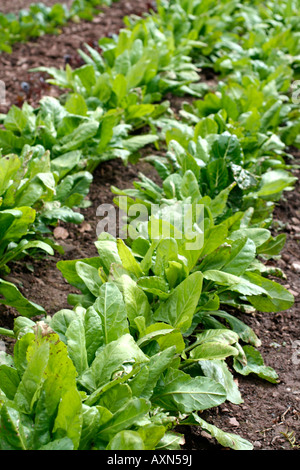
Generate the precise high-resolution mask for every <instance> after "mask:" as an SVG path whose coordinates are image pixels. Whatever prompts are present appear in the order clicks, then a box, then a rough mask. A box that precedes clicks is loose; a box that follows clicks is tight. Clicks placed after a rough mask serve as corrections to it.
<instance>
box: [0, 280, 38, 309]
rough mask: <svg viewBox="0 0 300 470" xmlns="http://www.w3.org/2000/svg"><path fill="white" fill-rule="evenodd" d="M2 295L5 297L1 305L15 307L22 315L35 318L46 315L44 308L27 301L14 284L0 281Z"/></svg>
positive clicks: (0, 301)
mask: <svg viewBox="0 0 300 470" xmlns="http://www.w3.org/2000/svg"><path fill="white" fill-rule="evenodd" d="M0 294H1V296H3V297H4V299H0V304H4V305H10V306H11V307H14V308H15V309H16V310H17V311H18V312H19V313H20V315H23V316H25V317H34V316H36V315H41V314H43V313H45V310H44V308H43V307H41V306H39V305H37V304H35V303H34V302H31V301H29V300H27V299H26V298H25V297H23V295H22V294H21V292H20V291H19V290H18V289H17V287H16V286H15V285H14V284H12V283H10V282H7V281H4V280H3V279H0Z"/></svg>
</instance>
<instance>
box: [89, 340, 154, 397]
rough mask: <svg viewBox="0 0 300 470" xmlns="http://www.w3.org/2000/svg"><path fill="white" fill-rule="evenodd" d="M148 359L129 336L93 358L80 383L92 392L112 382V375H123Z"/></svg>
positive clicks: (108, 345) (114, 342) (110, 344)
mask: <svg viewBox="0 0 300 470" xmlns="http://www.w3.org/2000/svg"><path fill="white" fill-rule="evenodd" d="M148 361H149V359H148V358H147V357H146V356H145V354H144V353H143V352H142V351H141V349H140V348H139V347H138V346H137V344H136V343H135V341H134V339H133V337H132V336H131V335H129V334H126V335H124V336H121V338H119V339H117V340H116V341H112V342H111V343H109V344H107V345H106V347H105V348H104V349H102V350H101V351H100V352H99V353H98V354H97V355H96V357H95V359H94V361H93V363H92V365H91V367H90V368H89V369H88V370H87V371H86V372H85V373H84V374H83V375H82V377H81V379H80V382H81V383H82V385H84V386H85V387H86V388H87V389H88V390H89V391H91V392H93V391H96V390H97V389H100V388H101V387H103V386H104V385H106V384H108V383H110V381H111V380H113V377H114V374H121V375H122V374H124V373H125V369H126V365H128V366H129V367H130V368H132V367H133V366H138V365H140V364H144V363H146V362H148Z"/></svg>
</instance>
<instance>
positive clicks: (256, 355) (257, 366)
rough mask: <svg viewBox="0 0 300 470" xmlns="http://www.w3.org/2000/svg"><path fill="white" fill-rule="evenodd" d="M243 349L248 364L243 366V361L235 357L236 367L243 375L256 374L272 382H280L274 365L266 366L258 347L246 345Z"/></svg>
mask: <svg viewBox="0 0 300 470" xmlns="http://www.w3.org/2000/svg"><path fill="white" fill-rule="evenodd" d="M243 350H244V352H245V354H246V358H247V365H246V366H242V365H241V363H240V362H239V361H238V360H237V359H235V360H234V364H233V366H234V369H235V370H236V372H238V373H239V374H241V375H249V374H256V375H258V377H260V378H262V379H264V380H267V381H268V382H271V383H278V375H277V373H276V371H275V370H274V369H272V367H268V366H265V364H264V360H263V358H262V356H261V354H260V352H259V351H257V349H255V348H254V347H253V346H248V345H246V346H244V347H243Z"/></svg>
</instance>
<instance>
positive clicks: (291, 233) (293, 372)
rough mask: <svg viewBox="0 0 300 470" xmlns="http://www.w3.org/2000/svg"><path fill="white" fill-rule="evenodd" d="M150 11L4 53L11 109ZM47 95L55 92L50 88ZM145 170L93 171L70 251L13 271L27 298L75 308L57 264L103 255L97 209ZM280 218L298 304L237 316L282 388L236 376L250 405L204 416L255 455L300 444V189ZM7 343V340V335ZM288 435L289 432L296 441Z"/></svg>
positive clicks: (2, 322) (193, 441) (135, 6)
mask: <svg viewBox="0 0 300 470" xmlns="http://www.w3.org/2000/svg"><path fill="white" fill-rule="evenodd" d="M6 3H8V2H5V4H6ZM19 3H20V4H22V5H23V4H25V3H26V2H24V1H23V2H21V0H20V2H19ZM147 6H148V2H147V1H141V0H138V1H137V0H136V1H131V2H126V1H124V0H120V2H119V3H118V4H115V5H113V7H112V8H110V9H106V10H105V13H104V14H103V15H99V16H98V17H97V18H95V20H94V22H93V23H87V22H83V23H82V24H80V25H69V26H67V27H66V28H64V30H63V33H62V36H59V37H43V38H39V39H38V40H36V41H32V42H30V43H28V44H24V45H16V47H15V48H14V52H13V54H11V55H8V54H2V55H0V62H1V64H2V68H1V72H0V79H3V78H2V77H1V74H2V76H4V77H5V79H6V80H7V85H8V86H7V91H8V105H9V106H10V104H11V103H16V102H17V100H16V93H18V92H19V85H20V83H21V82H22V81H23V80H24V79H25V77H26V80H31V82H30V83H35V80H36V78H35V77H36V75H34V74H30V73H28V68H30V67H34V66H38V65H45V64H47V65H53V66H62V65H63V64H64V60H65V59H64V56H65V54H71V56H72V58H73V60H76V54H75V53H74V51H76V49H77V47H80V46H81V45H82V44H83V42H87V41H94V40H96V39H98V38H99V37H100V36H103V35H106V34H108V33H110V32H117V31H118V29H119V28H120V27H122V24H123V23H122V18H123V16H124V15H128V14H129V13H141V12H142V11H143V10H144V11H146V7H147ZM49 44H50V45H51V46H50V48H49ZM3 74H4V75H3ZM28 77H29V78H28ZM38 79H39V77H38ZM39 88H40V87H39ZM51 90H53V89H52V88H51ZM51 90H50V92H51ZM46 92H47V93H48V92H49V90H46ZM168 98H170V97H168ZM35 99H38V96H37V97H36V98H34V97H32V103H33V104H34V102H35ZM179 106H180V100H177V101H176V102H174V107H175V108H176V109H178V108H179ZM1 111H2V112H3V110H0V112H1ZM295 156H296V157H297V159H298V160H300V155H299V152H298V153H297V152H296V151H295ZM139 171H142V172H144V173H145V174H146V175H148V176H150V177H152V178H157V176H156V173H155V172H154V171H153V169H152V167H150V166H149V165H147V164H144V163H142V162H139V163H138V164H136V165H128V167H124V166H123V164H122V163H121V162H119V161H111V162H107V163H104V164H102V165H101V166H100V167H99V168H98V169H97V171H96V172H95V174H94V182H93V184H92V187H91V191H90V194H89V199H90V201H91V203H92V205H91V206H90V207H89V208H88V209H85V210H83V211H82V213H83V214H84V216H85V223H84V224H83V225H82V226H79V227H75V226H66V225H64V226H63V227H64V228H65V229H66V230H67V232H68V236H67V238H66V239H65V240H63V241H62V240H58V242H61V244H62V245H63V246H64V248H65V254H64V255H63V256H61V255H56V256H55V257H51V258H50V257H49V258H48V259H47V260H44V259H43V260H32V259H26V260H22V261H20V262H18V263H15V264H13V265H12V266H11V269H12V270H11V273H10V275H9V276H8V277H7V279H8V280H10V281H13V282H15V283H16V285H17V286H18V287H19V289H20V290H21V292H22V293H23V294H24V295H25V296H27V297H28V298H29V299H30V300H32V301H34V302H36V303H38V304H40V305H42V306H43V307H44V308H45V309H46V311H47V313H48V314H50V315H51V314H53V313H55V312H56V311H58V310H60V309H62V308H68V307H69V305H68V302H67V295H68V294H69V293H71V292H75V289H73V288H72V287H71V286H70V285H68V284H67V283H66V282H65V281H64V279H63V278H62V276H61V274H60V272H59V271H58V269H57V268H56V263H57V261H59V260H61V259H77V258H83V257H90V256H95V255H97V252H96V249H95V246H94V243H93V242H94V241H95V240H96V226H97V223H98V219H97V217H96V209H97V207H98V206H99V205H100V204H102V203H111V202H112V200H113V195H112V193H111V190H110V187H111V185H114V186H117V187H119V188H128V187H132V183H133V181H134V180H135V179H136V178H137V175H138V172H139ZM295 174H296V175H297V176H299V171H295ZM274 218H275V220H278V221H280V223H283V224H285V225H284V232H285V233H287V243H286V247H285V249H284V251H283V254H282V258H281V260H280V261H278V262H276V265H277V266H279V267H281V268H282V269H283V271H284V272H285V274H286V280H285V281H281V282H283V284H284V285H286V287H288V288H290V289H291V290H292V291H293V293H294V295H295V305H294V306H293V307H292V308H291V309H289V310H288V311H285V312H281V313H279V314H262V313H259V312H257V313H255V314H254V315H246V314H242V313H237V315H238V317H239V318H240V319H241V320H242V321H244V322H245V323H247V324H249V325H250V326H251V327H252V328H253V329H254V331H255V332H256V333H257V334H258V336H259V337H260V339H261V341H262V346H261V348H260V352H261V353H262V356H263V358H264V361H265V364H266V365H267V366H271V367H273V368H274V369H275V370H276V371H277V373H278V374H279V377H280V383H279V384H278V385H272V384H269V383H267V382H265V381H263V380H260V379H258V378H256V377H254V376H248V377H242V376H237V377H236V380H237V381H238V383H239V388H240V391H241V393H242V396H243V399H244V403H243V404H242V405H232V404H230V403H226V404H223V405H222V406H220V407H218V408H216V409H214V410H209V411H208V412H205V413H203V417H204V418H205V419H207V421H209V422H211V423H213V424H215V425H216V426H218V427H220V428H221V429H223V430H224V431H228V432H233V433H236V434H239V435H241V436H242V437H244V438H245V439H248V440H250V441H251V442H252V443H253V444H254V448H255V449H256V450H292V449H296V448H297V447H296V446H297V445H298V446H299V445H300V377H299V376H300V374H299V363H300V345H299V330H300V315H299V299H300V297H299V294H300V279H299V274H298V273H297V272H296V268H295V265H294V263H299V262H300V256H299V239H300V236H299V233H300V223H299V221H300V186H299V184H298V185H297V187H296V190H295V191H293V192H291V193H286V198H285V199H283V200H282V201H281V202H280V203H279V204H278V206H277V208H276V210H275V214H274ZM15 315H16V313H15V311H14V310H13V309H11V308H5V307H3V306H0V326H1V327H5V328H12V327H13V320H14V318H15ZM0 339H2V340H4V339H5V338H3V337H2V338H1V337H0ZM5 341H6V345H7V348H8V350H9V351H11V350H12V347H13V341H11V342H9V341H7V340H6V339H5ZM184 432H185V435H186V445H185V447H186V449H193V450H213V451H216V450H222V448H221V447H220V446H219V445H217V443H216V442H215V441H214V440H213V439H208V438H207V435H206V434H205V433H203V432H199V429H198V428H194V427H192V428H187V429H184ZM287 433H290V434H289V436H290V438H288V434H287ZM293 437H294V438H295V442H294V443H293Z"/></svg>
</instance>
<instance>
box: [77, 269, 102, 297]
mask: <svg viewBox="0 0 300 470" xmlns="http://www.w3.org/2000/svg"><path fill="white" fill-rule="evenodd" d="M75 269H76V272H77V274H78V276H79V277H80V278H81V279H82V281H83V282H84V284H85V285H86V287H87V288H88V290H89V291H90V292H91V294H93V295H94V296H95V297H98V296H99V292H100V288H101V286H102V281H101V278H100V276H99V272H98V269H97V268H95V267H94V266H91V265H89V264H87V263H84V262H82V261H78V262H77V263H76V264H75Z"/></svg>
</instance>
